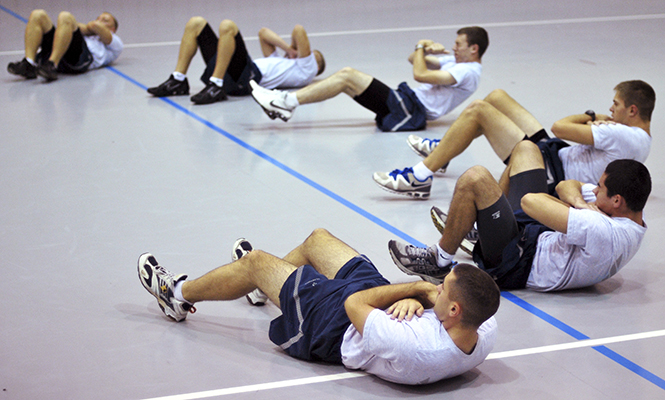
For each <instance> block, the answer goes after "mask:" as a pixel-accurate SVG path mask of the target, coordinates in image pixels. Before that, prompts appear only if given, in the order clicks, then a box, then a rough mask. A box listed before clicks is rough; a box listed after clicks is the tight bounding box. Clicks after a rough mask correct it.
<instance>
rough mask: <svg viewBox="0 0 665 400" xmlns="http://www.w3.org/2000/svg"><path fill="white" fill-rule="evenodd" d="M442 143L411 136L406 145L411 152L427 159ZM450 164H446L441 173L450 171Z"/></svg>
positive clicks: (438, 140)
mask: <svg viewBox="0 0 665 400" xmlns="http://www.w3.org/2000/svg"><path fill="white" fill-rule="evenodd" d="M440 141H441V140H440V139H427V138H422V137H420V136H418V135H409V137H408V138H406V143H407V144H408V145H409V147H410V148H411V150H413V151H414V152H415V153H416V154H418V155H419V156H420V157H422V158H427V157H428V156H429V155H430V154H431V153H432V151H434V149H435V148H436V146H438V145H439V142H440ZM448 164H450V163H446V165H444V166H443V167H441V168H440V169H439V172H442V173H443V172H446V169H448Z"/></svg>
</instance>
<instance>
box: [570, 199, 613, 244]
mask: <svg viewBox="0 0 665 400" xmlns="http://www.w3.org/2000/svg"><path fill="white" fill-rule="evenodd" d="M607 218H609V217H606V216H604V215H603V214H601V213H600V212H598V211H593V210H578V209H576V208H571V209H570V211H569V213H568V229H567V233H566V237H567V242H568V244H572V245H575V246H580V247H582V248H585V247H588V246H601V247H602V246H603V243H607V241H608V240H610V241H611V237H610V236H608V235H607V234H608V232H609V231H608V229H606V228H607V227H608V224H609V221H607V220H606V219H607Z"/></svg>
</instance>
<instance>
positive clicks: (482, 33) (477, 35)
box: [457, 26, 490, 58]
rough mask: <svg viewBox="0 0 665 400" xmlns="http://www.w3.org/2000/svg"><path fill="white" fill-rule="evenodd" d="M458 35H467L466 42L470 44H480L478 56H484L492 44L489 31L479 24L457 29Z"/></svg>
mask: <svg viewBox="0 0 665 400" xmlns="http://www.w3.org/2000/svg"><path fill="white" fill-rule="evenodd" d="M457 34H458V35H466V42H467V43H468V44H469V46H473V45H474V44H477V45H478V58H482V56H483V54H485V50H487V46H489V45H490V38H489V36H488V35H487V31H486V30H485V29H484V28H481V27H479V26H467V27H466V28H462V29H460V30H458V31H457Z"/></svg>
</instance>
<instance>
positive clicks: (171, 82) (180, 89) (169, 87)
mask: <svg viewBox="0 0 665 400" xmlns="http://www.w3.org/2000/svg"><path fill="white" fill-rule="evenodd" d="M148 93H150V94H151V95H153V96H155V97H166V96H182V95H188V94H189V82H188V81H187V78H185V80H182V81H179V80H177V79H176V78H174V77H173V74H171V75H169V79H167V80H165V81H164V82H162V83H161V84H160V85H159V86H155V87H151V88H148Z"/></svg>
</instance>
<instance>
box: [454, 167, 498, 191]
mask: <svg viewBox="0 0 665 400" xmlns="http://www.w3.org/2000/svg"><path fill="white" fill-rule="evenodd" d="M488 181H492V182H496V180H495V179H494V177H493V176H492V174H491V173H490V172H489V170H488V169H487V168H485V167H483V166H482V165H475V166H473V167H471V168H469V169H467V170H466V171H464V173H463V174H462V175H461V176H460V177H459V179H458V180H457V186H458V187H473V186H476V185H478V184H479V183H482V182H488Z"/></svg>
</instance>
